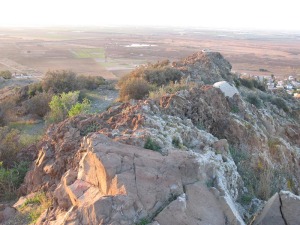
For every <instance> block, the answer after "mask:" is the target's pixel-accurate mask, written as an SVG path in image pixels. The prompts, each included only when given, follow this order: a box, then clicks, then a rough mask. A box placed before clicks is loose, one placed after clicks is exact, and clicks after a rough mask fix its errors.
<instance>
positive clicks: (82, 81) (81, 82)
mask: <svg viewBox="0 0 300 225" xmlns="http://www.w3.org/2000/svg"><path fill="white" fill-rule="evenodd" d="M77 83H78V86H79V88H80V89H88V90H94V89H96V88H98V87H99V86H100V85H104V84H106V81H105V79H104V78H103V77H100V76H83V75H81V76H78V77H77Z"/></svg>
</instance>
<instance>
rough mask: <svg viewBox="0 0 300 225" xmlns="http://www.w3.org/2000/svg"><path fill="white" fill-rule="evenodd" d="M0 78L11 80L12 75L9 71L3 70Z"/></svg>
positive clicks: (0, 72)
mask: <svg viewBox="0 0 300 225" xmlns="http://www.w3.org/2000/svg"><path fill="white" fill-rule="evenodd" d="M0 77H3V78H4V79H11V78H12V73H11V72H10V71H9V70H3V71H0Z"/></svg>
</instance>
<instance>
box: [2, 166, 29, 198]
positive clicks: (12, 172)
mask: <svg viewBox="0 0 300 225" xmlns="http://www.w3.org/2000/svg"><path fill="white" fill-rule="evenodd" d="M28 166H29V164H28V163H27V162H21V163H19V164H15V166H14V167H12V168H10V169H9V168H5V167H3V163H2V162H0V199H1V200H8V199H12V198H15V197H16V192H17V189H18V188H19V187H20V185H21V184H22V183H23V180H24V177H25V175H26V173H27V171H28Z"/></svg>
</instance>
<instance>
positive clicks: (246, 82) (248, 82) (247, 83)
mask: <svg viewBox="0 0 300 225" xmlns="http://www.w3.org/2000/svg"><path fill="white" fill-rule="evenodd" d="M239 81H240V83H241V85H243V86H245V87H247V88H249V89H253V88H254V83H253V80H252V79H243V78H240V79H239Z"/></svg>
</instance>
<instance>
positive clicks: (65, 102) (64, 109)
mask: <svg viewBox="0 0 300 225" xmlns="http://www.w3.org/2000/svg"><path fill="white" fill-rule="evenodd" d="M78 97H79V91H74V92H68V93H62V94H61V95H54V96H53V97H52V100H51V102H50V103H49V107H50V112H49V113H48V114H47V116H46V122H47V123H48V124H49V123H57V122H60V121H63V120H64V119H66V118H67V116H68V112H69V111H70V109H71V108H72V106H73V105H75V104H76V103H77V101H78Z"/></svg>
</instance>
